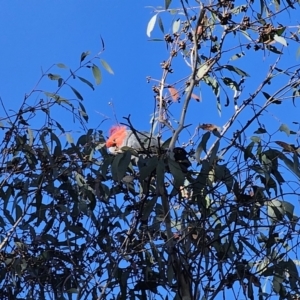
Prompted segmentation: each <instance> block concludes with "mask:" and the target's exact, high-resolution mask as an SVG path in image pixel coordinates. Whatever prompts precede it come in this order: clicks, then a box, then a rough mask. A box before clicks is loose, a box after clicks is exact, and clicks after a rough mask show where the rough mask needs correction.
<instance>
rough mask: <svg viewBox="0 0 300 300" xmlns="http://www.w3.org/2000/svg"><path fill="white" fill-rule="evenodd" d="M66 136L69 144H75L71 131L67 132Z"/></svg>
mask: <svg viewBox="0 0 300 300" xmlns="http://www.w3.org/2000/svg"><path fill="white" fill-rule="evenodd" d="M66 138H67V141H68V143H69V144H74V139H73V137H72V135H71V134H70V133H66Z"/></svg>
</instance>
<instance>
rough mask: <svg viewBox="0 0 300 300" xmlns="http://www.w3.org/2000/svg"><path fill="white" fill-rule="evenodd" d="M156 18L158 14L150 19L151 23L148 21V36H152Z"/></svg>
mask: <svg viewBox="0 0 300 300" xmlns="http://www.w3.org/2000/svg"><path fill="white" fill-rule="evenodd" d="M156 19H157V14H156V15H154V16H153V17H152V18H151V19H150V21H149V23H148V25H147V32H146V33H147V36H148V37H150V36H151V32H152V30H153V28H154V26H155V23H156Z"/></svg>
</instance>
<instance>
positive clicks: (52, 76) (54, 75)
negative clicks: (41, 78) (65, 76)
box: [48, 73, 60, 80]
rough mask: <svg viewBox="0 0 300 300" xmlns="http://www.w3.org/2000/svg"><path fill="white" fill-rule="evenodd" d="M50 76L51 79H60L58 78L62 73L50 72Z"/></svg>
mask: <svg viewBox="0 0 300 300" xmlns="http://www.w3.org/2000/svg"><path fill="white" fill-rule="evenodd" d="M48 78H49V79H51V80H58V79H60V75H57V74H51V73H49V74H48Z"/></svg>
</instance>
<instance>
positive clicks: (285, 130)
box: [279, 124, 291, 136]
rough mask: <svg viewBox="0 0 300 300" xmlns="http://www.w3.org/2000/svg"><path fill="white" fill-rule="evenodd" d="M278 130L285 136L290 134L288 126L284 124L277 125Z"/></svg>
mask: <svg viewBox="0 0 300 300" xmlns="http://www.w3.org/2000/svg"><path fill="white" fill-rule="evenodd" d="M279 131H283V132H285V133H286V135H287V136H290V133H291V131H290V129H289V127H288V126H287V125H286V124H281V125H280V127H279Z"/></svg>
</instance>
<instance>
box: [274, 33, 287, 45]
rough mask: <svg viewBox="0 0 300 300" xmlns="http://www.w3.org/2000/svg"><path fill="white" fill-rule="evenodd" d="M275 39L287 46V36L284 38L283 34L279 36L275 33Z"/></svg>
mask: <svg viewBox="0 0 300 300" xmlns="http://www.w3.org/2000/svg"><path fill="white" fill-rule="evenodd" d="M274 40H275V41H276V42H278V43H280V44H282V45H283V46H285V47H287V42H286V40H285V38H283V37H282V36H279V35H277V34H275V35H274Z"/></svg>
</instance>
